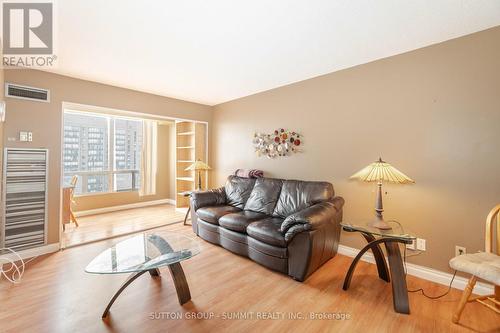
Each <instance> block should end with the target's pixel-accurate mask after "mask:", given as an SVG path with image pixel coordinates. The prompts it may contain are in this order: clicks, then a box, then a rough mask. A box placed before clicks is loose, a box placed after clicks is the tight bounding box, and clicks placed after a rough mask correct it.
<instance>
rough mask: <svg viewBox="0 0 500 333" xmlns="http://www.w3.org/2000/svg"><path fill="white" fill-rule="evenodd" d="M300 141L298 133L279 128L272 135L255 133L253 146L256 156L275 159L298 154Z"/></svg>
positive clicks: (300, 137)
mask: <svg viewBox="0 0 500 333" xmlns="http://www.w3.org/2000/svg"><path fill="white" fill-rule="evenodd" d="M302 140H303V138H302V135H300V134H299V133H297V132H294V131H289V130H285V129H283V128H280V129H277V130H275V131H274V133H273V134H265V133H255V134H254V137H253V145H254V148H255V153H256V154H257V156H259V157H260V156H267V157H268V158H276V157H282V156H290V155H292V154H294V153H298V152H300V151H301V150H300V148H299V147H301V145H302Z"/></svg>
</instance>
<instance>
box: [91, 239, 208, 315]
mask: <svg viewBox="0 0 500 333" xmlns="http://www.w3.org/2000/svg"><path fill="white" fill-rule="evenodd" d="M199 252H200V247H199V244H198V243H197V242H196V241H195V240H194V239H191V238H189V237H186V236H182V235H179V234H175V233H172V232H167V231H154V232H145V233H142V234H138V235H136V236H133V237H130V238H127V239H125V240H123V241H121V242H119V243H117V244H115V245H113V246H112V247H110V248H109V249H107V250H105V251H104V252H102V253H101V254H99V255H98V256H97V257H95V258H94V259H93V260H92V261H91V262H90V263H89V264H88V266H87V267H86V268H85V272H87V273H91V274H124V273H131V274H130V275H129V277H128V278H127V279H126V280H125V282H124V283H123V284H122V286H121V287H120V289H118V291H117V292H116V293H115V294H114V296H113V297H112V298H111V300H110V301H109V303H108V306H107V307H106V309H105V310H104V312H103V314H102V318H106V317H107V316H108V313H109V309H110V308H111V306H112V305H113V303H114V302H115V301H116V299H117V298H118V296H119V295H120V294H121V293H122V291H123V290H125V288H127V286H128V285H129V284H131V283H132V282H133V281H134V280H135V279H137V278H138V277H139V276H141V275H142V274H144V273H146V272H148V273H149V274H150V275H151V276H152V277H159V276H160V270H159V269H160V268H161V267H165V266H166V267H168V268H169V271H170V274H171V276H172V280H173V281H174V285H175V289H176V291H177V297H178V299H179V303H180V304H181V305H182V304H184V303H186V302H188V301H189V300H190V299H191V293H190V291H189V286H188V283H187V281H186V276H185V275H184V271H183V270H182V266H181V264H180V262H181V261H183V260H186V259H189V258H191V257H193V256H195V255H197V254H198V253H199Z"/></svg>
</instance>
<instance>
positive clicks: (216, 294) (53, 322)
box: [0, 224, 500, 333]
mask: <svg viewBox="0 0 500 333" xmlns="http://www.w3.org/2000/svg"><path fill="white" fill-rule="evenodd" d="M162 230H170V231H173V232H178V233H181V234H184V235H187V236H190V237H193V238H195V239H196V240H197V242H199V243H200V246H201V249H202V252H201V253H200V254H199V255H197V256H195V257H193V258H191V259H189V260H187V261H184V262H183V263H182V266H183V268H184V271H185V273H186V276H187V280H188V283H189V286H190V289H191V295H192V300H191V301H189V302H188V303H186V304H185V305H184V306H180V305H179V303H178V301H177V296H176V293H175V289H174V286H173V284H172V280H171V277H170V275H169V273H168V269H161V272H162V276H161V279H153V278H151V277H150V276H149V274H145V275H143V276H141V277H140V278H139V279H137V280H136V281H134V282H133V283H132V284H131V285H130V286H129V287H128V288H127V289H126V290H125V291H124V292H123V293H122V294H121V296H120V297H119V298H118V300H117V301H116V302H115V304H114V305H113V307H112V308H111V314H110V316H109V317H108V319H106V320H101V313H102V311H103V309H104V307H105V306H106V304H107V302H108V301H109V299H110V298H111V296H112V295H113V294H114V292H115V291H116V290H117V289H118V288H119V287H120V285H121V283H122V282H123V281H124V280H125V278H126V275H91V274H86V273H85V272H84V268H85V266H86V265H87V264H88V263H89V262H90V260H92V258H93V257H94V256H96V255H97V254H99V253H100V252H101V251H103V250H105V249H106V248H107V247H109V246H110V245H111V244H113V243H115V242H118V241H119V240H121V239H123V238H117V239H112V240H106V241H101V242H97V243H92V244H88V245H83V246H79V247H74V248H70V249H66V250H64V251H60V252H58V253H55V254H50V255H45V256H42V257H39V258H36V259H35V260H33V261H32V262H30V263H29V264H28V267H27V270H26V272H25V275H24V278H23V280H22V282H21V283H20V284H17V285H12V284H10V283H8V282H7V281H6V280H0V331H1V332H13V333H19V332H51V333H52V332H65V333H66V332H259V333H262V332H467V331H480V332H500V317H499V316H498V315H496V314H494V313H493V312H492V311H487V310H486V309H485V308H484V307H482V306H480V305H479V304H469V305H467V307H466V308H465V311H464V313H463V316H462V318H463V319H462V321H461V325H455V324H453V323H452V322H451V315H452V311H453V309H454V308H455V306H456V304H457V301H458V299H459V297H460V291H458V290H452V292H451V293H450V294H449V295H448V296H446V297H445V298H443V299H440V300H430V299H427V298H425V297H424V296H422V295H419V294H410V306H411V314H410V315H402V314H397V313H395V312H394V311H393V306H392V294H391V286H390V284H387V283H385V282H383V281H382V280H380V279H378V277H377V273H376V267H375V266H374V265H372V264H368V263H364V262H362V263H360V264H359V265H358V268H357V272H356V274H355V275H354V277H353V280H352V284H351V288H350V289H349V291H343V290H342V281H343V278H344V274H345V272H346V270H347V268H348V266H349V264H350V262H351V258H348V257H345V256H342V255H337V256H336V257H335V258H333V259H332V260H330V261H328V262H327V263H326V264H325V265H324V266H322V267H321V268H320V269H319V270H318V271H317V272H316V273H315V274H314V275H313V276H311V277H310V278H309V279H308V280H307V281H306V282H304V283H300V282H297V281H294V280H292V279H291V278H289V277H287V276H285V275H282V274H280V273H276V272H273V271H270V270H268V269H266V268H264V267H262V266H260V265H258V264H257V263H254V262H252V261H251V260H249V259H247V258H244V257H240V256H238V255H235V254H233V253H231V252H228V251H227V250H225V249H223V248H221V247H219V246H216V245H212V244H210V243H207V242H205V241H203V240H202V239H200V238H197V237H195V236H194V235H193V233H192V231H191V227H190V226H183V225H182V224H175V225H170V226H167V227H165V228H162ZM408 284H409V288H412V289H414V288H417V287H423V288H425V290H426V291H427V292H428V293H429V294H438V293H441V292H443V291H445V290H446V287H445V286H442V285H438V284H435V283H432V282H429V281H425V280H421V279H418V278H415V277H411V276H408ZM311 314H312V315H313V316H315V318H313V319H311V318H310V316H311ZM333 314H337V318H335V317H331V316H334V315H333ZM293 315H295V319H290V318H289V317H291V316H293ZM343 315H344V316H348V318H345V317H344V318H343V319H341V317H342V316H343ZM321 316H322V317H328V316H330V318H329V319H323V320H320V319H317V317H321Z"/></svg>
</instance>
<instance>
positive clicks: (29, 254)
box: [0, 243, 60, 261]
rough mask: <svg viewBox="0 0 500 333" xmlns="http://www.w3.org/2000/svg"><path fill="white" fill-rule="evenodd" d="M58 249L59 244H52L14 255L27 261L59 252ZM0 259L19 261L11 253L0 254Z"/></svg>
mask: <svg viewBox="0 0 500 333" xmlns="http://www.w3.org/2000/svg"><path fill="white" fill-rule="evenodd" d="M59 249H60V246H59V243H53V244H48V245H43V246H38V247H34V248H32V249H27V250H22V251H17V252H16V253H17V254H18V255H19V257H21V259H23V260H24V259H28V258H33V257H38V256H41V255H44V254H48V253H53V252H57V251H59ZM0 257H1V258H6V259H7V260H10V261H17V260H19V257H18V256H16V255H14V254H12V253H11V252H7V253H5V254H0Z"/></svg>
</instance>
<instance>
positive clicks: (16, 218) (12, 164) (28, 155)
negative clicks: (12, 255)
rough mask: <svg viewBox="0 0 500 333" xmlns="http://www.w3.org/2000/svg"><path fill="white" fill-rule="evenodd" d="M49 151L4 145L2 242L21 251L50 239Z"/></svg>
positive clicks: (43, 243) (0, 241) (0, 240)
mask: <svg viewBox="0 0 500 333" xmlns="http://www.w3.org/2000/svg"><path fill="white" fill-rule="evenodd" d="M47 176H48V150H47V149H21V148H5V152H4V168H3V191H2V192H3V203H4V205H3V207H4V212H3V219H2V233H1V237H2V238H1V239H0V245H1V246H2V247H8V248H11V249H13V250H16V251H19V250H24V249H28V248H32V247H36V246H41V245H45V244H46V242H47V185H48V182H47Z"/></svg>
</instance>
